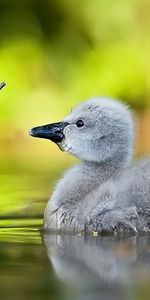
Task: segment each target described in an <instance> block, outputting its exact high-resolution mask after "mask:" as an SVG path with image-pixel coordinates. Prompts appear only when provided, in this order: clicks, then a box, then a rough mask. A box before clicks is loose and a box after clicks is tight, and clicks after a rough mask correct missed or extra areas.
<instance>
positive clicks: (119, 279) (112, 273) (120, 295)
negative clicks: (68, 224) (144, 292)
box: [43, 233, 150, 300]
mask: <svg viewBox="0 0 150 300" xmlns="http://www.w3.org/2000/svg"><path fill="white" fill-rule="evenodd" d="M43 240H44V244H45V246H46V248H47V255H48V257H49V260H50V262H51V263H52V266H53V268H54V271H55V273H56V274H57V276H58V278H59V279H60V280H62V281H63V282H65V283H66V284H67V286H69V288H71V289H73V296H72V297H70V299H82V300H83V299H95V300H99V299H103V300H108V299H113V300H120V299H122V300H124V299H128V300H129V299H133V295H135V293H134V290H136V289H137V286H138V288H139V290H140V288H142V287H143V286H144V287H145V282H149V278H150V259H149V258H150V253H149V247H150V237H149V235H146V236H142V237H140V236H133V237H132V236H131V235H130V237H129V238H126V239H121V240H120V238H117V237H116V238H113V237H108V236H107V237H100V236H98V237H92V236H91V235H86V236H84V235H83V236H82V235H81V236H78V235H73V234H57V235H55V234H49V233H48V234H44V235H43ZM76 293H77V296H76ZM130 294H131V296H132V297H130ZM75 296H76V298H75ZM65 299H67V297H66V298H65Z"/></svg>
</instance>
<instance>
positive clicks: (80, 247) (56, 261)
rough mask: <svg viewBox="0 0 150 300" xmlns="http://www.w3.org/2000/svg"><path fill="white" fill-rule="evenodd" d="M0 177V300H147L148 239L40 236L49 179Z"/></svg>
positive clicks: (149, 291)
mask: <svg viewBox="0 0 150 300" xmlns="http://www.w3.org/2000/svg"><path fill="white" fill-rule="evenodd" d="M0 179H1V180H0V181H1V192H0V299H2V300H26V299H28V300H48V299H49V300H51V299H52V300H57V299H59V300H63V299H64V300H67V299H68V300H69V299H70V300H85V299H86V300H99V299H102V300H109V299H110V300H130V299H131V300H149V299H150V235H137V236H122V237H119V236H115V237H113V236H91V235H75V234H72V235H71V234H70V235H69V234H66V235H64V234H61V235H60V234H54V233H53V234H52V233H51V234H50V233H49V234H48V233H43V232H41V230H40V228H41V226H42V218H43V211H44V207H45V205H46V202H47V200H48V197H49V194H50V182H51V184H52V182H54V181H55V180H56V178H54V175H53V174H51V176H49V174H45V175H44V174H40V175H39V174H30V175H29V174H24V173H22V174H11V173H10V174H5V173H4V174H1V175H0Z"/></svg>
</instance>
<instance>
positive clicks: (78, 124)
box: [76, 120, 84, 127]
mask: <svg viewBox="0 0 150 300" xmlns="http://www.w3.org/2000/svg"><path fill="white" fill-rule="evenodd" d="M76 125H77V127H83V126H84V122H83V121H82V120H78V121H77V123H76Z"/></svg>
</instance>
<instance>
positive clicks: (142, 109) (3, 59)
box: [0, 0, 150, 225]
mask: <svg viewBox="0 0 150 300" xmlns="http://www.w3.org/2000/svg"><path fill="white" fill-rule="evenodd" d="M0 28H1V30H0V82H2V81H6V82H7V86H6V87H5V88H4V89H2V90H1V91H0V129H1V130H0V216H1V224H3V225H5V220H4V219H5V217H7V216H22V217H23V216H31V217H32V216H33V215H34V216H35V217H37V216H41V215H42V213H43V210H44V206H45V203H46V201H47V199H48V197H49V195H50V193H51V188H52V187H53V184H54V182H55V181H56V179H57V178H58V177H59V176H61V173H62V172H63V170H64V169H65V168H66V167H68V166H69V165H70V164H72V163H74V161H75V159H74V158H71V157H70V156H68V155H67V154H65V153H61V152H60V151H59V150H58V149H57V147H56V146H55V145H53V144H52V143H50V142H48V141H45V140H38V139H37V140H36V139H32V138H31V137H29V136H28V129H29V128H31V127H33V126H36V125H40V124H46V123H49V122H53V121H59V120H61V118H62V117H63V116H64V115H66V114H67V113H68V112H69V111H70V109H71V107H72V106H74V105H75V104H77V103H78V102H80V101H82V100H85V99H87V98H89V97H93V96H98V95H104V96H113V97H116V98H119V99H121V100H122V101H125V102H127V103H128V104H130V105H131V106H132V108H133V109H134V110H135V116H136V123H137V128H138V130H137V136H136V143H135V155H141V154H143V153H149V152H150V1H149V0H116V1H112V0H106V1H100V0H80V1H79V0H75V1H71V0H70V1H69V0H68V1H67V0H42V1H40V0H0ZM16 222H17V221H16ZM24 222H25V221H24ZM7 224H8V221H7ZM15 224H17V223H15Z"/></svg>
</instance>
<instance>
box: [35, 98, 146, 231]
mask: <svg viewBox="0 0 150 300" xmlns="http://www.w3.org/2000/svg"><path fill="white" fill-rule="evenodd" d="M30 135H31V136H33V137H39V138H46V139H49V140H51V141H53V142H55V143H56V144H57V145H58V147H59V148H60V149H61V150H62V151H66V152H68V153H70V154H72V155H74V156H76V157H77V158H79V159H80V160H81V162H80V163H79V164H77V165H75V166H74V167H73V168H71V169H70V170H68V171H67V172H66V173H65V174H64V176H63V178H62V179H61V180H60V181H59V182H58V184H57V185H56V188H55V191H54V193H53V195H52V197H51V199H50V200H49V201H48V204H47V207H46V209H45V213H44V225H43V226H44V228H45V229H48V230H53V231H75V232H81V231H85V232H92V231H98V232H101V231H104V232H105V231H106V232H112V231H114V230H116V231H118V232H120V231H121V232H122V231H132V230H133V231H135V232H137V231H143V230H144V231H148V230H149V228H150V159H143V160H140V161H137V162H132V163H131V162H130V161H131V158H132V151H133V140H134V126H133V118H132V115H131V112H130V110H129V108H128V107H127V106H126V105H124V104H122V103H120V102H118V101H116V100H113V99H109V98H93V99H90V100H88V101H87V102H83V103H81V104H80V105H79V106H77V107H75V108H74V109H73V111H72V112H71V113H70V114H69V115H68V116H67V117H66V118H64V120H63V121H62V122H59V123H54V124H48V125H44V126H39V127H35V128H32V129H31V131H30Z"/></svg>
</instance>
